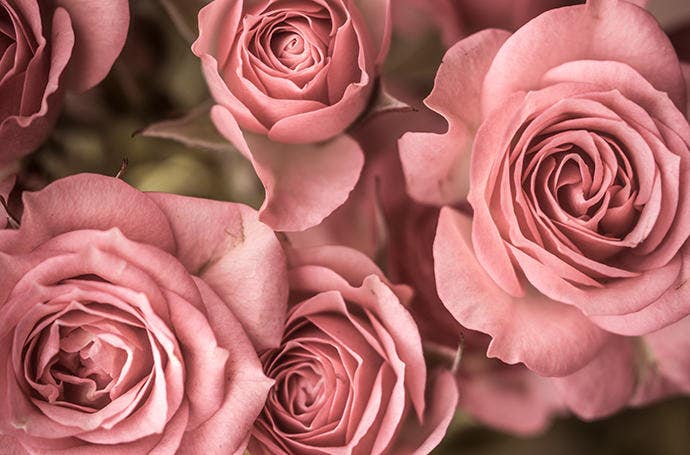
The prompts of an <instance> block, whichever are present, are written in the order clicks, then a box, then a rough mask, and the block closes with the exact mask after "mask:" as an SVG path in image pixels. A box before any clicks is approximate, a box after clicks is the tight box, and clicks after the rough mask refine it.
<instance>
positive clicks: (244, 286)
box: [0, 174, 287, 455]
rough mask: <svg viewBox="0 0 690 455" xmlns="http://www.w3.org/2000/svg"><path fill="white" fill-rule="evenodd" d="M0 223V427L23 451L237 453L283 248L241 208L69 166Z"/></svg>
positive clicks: (280, 317) (253, 397) (276, 318)
mask: <svg viewBox="0 0 690 455" xmlns="http://www.w3.org/2000/svg"><path fill="white" fill-rule="evenodd" d="M23 201H24V214H23V216H22V219H21V227H20V228H19V229H18V230H0V311H2V319H1V320H0V340H1V341H2V342H1V343H0V390H1V393H2V396H3V397H4V398H3V400H2V403H0V434H2V435H4V437H3V438H2V443H3V447H4V449H3V450H9V451H10V453H15V452H13V451H16V452H17V453H25V452H29V453H33V454H70V455H71V454H82V453H83V454H105V453H112V451H113V450H116V451H117V453H129V454H143V453H175V452H176V451H179V453H204V454H227V453H236V452H239V453H242V451H243V450H244V447H245V446H246V443H247V438H248V435H249V432H250V430H251V427H252V424H253V422H254V419H255V418H256V416H257V415H258V414H259V412H260V410H261V408H262V406H263V403H264V400H265V398H266V395H267V393H268V390H269V389H270V387H271V381H270V380H269V379H268V378H266V376H265V375H264V374H263V372H262V369H261V364H260V361H259V358H258V357H257V354H256V349H266V348H270V347H274V346H276V345H277V344H278V341H279V337H280V331H281V329H282V327H283V323H284V318H285V309H286V303H287V276H286V273H287V270H286V268H285V257H284V254H283V252H282V249H281V247H280V244H279V243H278V240H277V239H276V237H275V235H274V234H273V232H272V231H271V230H270V229H268V227H266V226H264V225H262V224H261V223H259V222H258V221H257V216H256V213H255V211H253V210H252V209H250V208H248V207H245V206H242V205H238V204H231V203H223V202H214V201H205V200H199V199H192V198H186V197H181V196H174V195H168V194H155V193H151V194H144V193H140V192H139V191H137V190H135V189H133V188H131V187H129V186H128V185H127V184H125V183H123V182H121V181H119V180H117V179H113V178H109V177H102V176H96V175H88V174H83V175H78V176H74V177H68V178H66V179H63V180H59V181H57V182H55V183H53V184H51V185H50V186H48V187H46V188H45V189H44V190H42V191H40V192H37V193H25V194H24V197H23Z"/></svg>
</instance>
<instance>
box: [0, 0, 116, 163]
mask: <svg viewBox="0 0 690 455" xmlns="http://www.w3.org/2000/svg"><path fill="white" fill-rule="evenodd" d="M128 27H129V4H128V1H127V0H51V1H45V0H5V1H2V2H0V144H1V145H0V167H1V166H3V165H6V164H8V163H11V162H12V161H14V160H17V159H19V158H21V157H22V156H24V155H26V154H27V153H29V152H31V151H33V150H34V149H36V148H37V147H38V146H39V145H40V144H41V143H42V142H43V141H44V140H45V139H46V138H47V136H48V134H49V133H50V130H51V128H52V127H53V124H54V123H55V121H56V120H57V116H58V113H59V111H60V104H61V102H62V98H63V96H64V94H65V92H66V91H68V90H69V91H76V92H83V91H84V90H87V89H89V88H91V87H93V86H94V85H96V84H97V83H99V82H100V81H101V80H102V79H103V78H104V77H105V76H106V75H107V74H108V72H109V71H110V67H111V66H112V64H113V62H114V61H115V59H116V58H117V56H118V55H119V54H120V51H121V50H122V46H123V45H124V43H125V38H126V37H127V29H128Z"/></svg>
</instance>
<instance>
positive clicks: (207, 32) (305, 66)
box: [193, 0, 391, 231]
mask: <svg viewBox="0 0 690 455" xmlns="http://www.w3.org/2000/svg"><path fill="white" fill-rule="evenodd" d="M389 3H390V0H336V1H319V0H298V1H292V0H262V1H256V0H251V1H250V0H214V1H213V2H211V3H210V4H209V5H208V6H206V7H205V8H204V9H203V10H202V11H201V12H200V14H199V32H200V33H199V38H198V40H197V41H196V42H195V43H194V45H193V51H194V53H195V54H196V55H197V56H199V57H200V58H201V64H202V69H203V72H204V76H205V78H206V81H207V83H208V86H209V89H210V91H211V95H212V96H213V99H214V101H215V103H216V105H215V106H214V107H213V109H212V111H211V117H212V119H213V122H214V124H215V125H216V128H218V130H219V131H220V132H221V133H222V134H223V135H224V136H225V137H226V138H227V139H228V140H230V142H232V144H233V145H234V146H235V147H236V148H237V149H238V150H239V151H240V152H241V153H242V154H243V155H244V156H245V157H247V158H248V159H249V160H250V161H251V162H252V165H253V166H254V169H255V170H256V173H257V175H258V176H259V178H260V179H261V181H262V183H263V185H264V187H265V188H266V200H265V202H264V205H263V207H262V209H261V219H262V221H264V222H266V223H267V224H269V225H270V226H271V227H273V228H275V229H276V230H283V231H297V230H303V229H306V228H308V227H311V226H314V225H316V224H318V223H319V222H320V221H321V220H322V219H323V218H325V217H326V216H327V215H328V214H329V213H331V212H332V211H333V210H335V209H336V208H337V207H338V206H340V205H341V204H342V203H343V202H345V200H346V199H347V196H348V193H349V192H350V190H352V188H353V187H354V185H355V183H356V182H357V179H358V177H359V173H360V171H361V168H362V164H363V161H364V155H363V153H362V150H361V149H360V147H359V145H358V143H357V142H356V141H355V140H354V139H353V138H352V137H351V136H350V135H349V134H348V132H347V129H348V127H349V126H350V125H352V124H353V123H354V122H355V120H357V118H358V117H360V116H361V115H362V114H363V113H364V112H365V109H366V108H367V106H368V105H369V104H370V103H371V101H372V95H373V93H374V89H375V87H376V83H377V78H378V72H379V68H380V66H381V64H382V62H383V60H384V58H385V56H386V53H387V51H388V46H389V42H390V28H391V25H390V5H389Z"/></svg>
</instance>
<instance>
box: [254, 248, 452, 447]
mask: <svg viewBox="0 0 690 455" xmlns="http://www.w3.org/2000/svg"><path fill="white" fill-rule="evenodd" d="M288 257H289V263H290V271H289V278H290V291H291V300H290V302H291V303H290V310H289V312H288V319H287V324H286V328H285V332H284V334H283V339H282V342H281V346H280V347H279V348H275V349H270V350H267V351H265V352H264V353H263V354H262V355H261V359H262V361H263V364H264V370H265V371H266V374H267V375H268V376H269V377H271V378H272V379H274V380H275V385H274V387H273V389H272V390H271V392H270V393H269V396H268V400H267V401H266V406H265V407H264V410H263V411H262V413H261V415H260V417H259V419H258V420H257V422H256V424H255V426H254V432H253V434H252V441H251V443H250V450H251V452H252V453H265V454H269V453H270V454H278V453H301V454H322V453H336V452H337V453H340V452H343V453H345V452H347V453H353V454H381V453H392V454H405V453H428V452H429V451H431V449H432V448H433V447H435V446H436V444H438V442H439V441H440V440H441V438H442V437H443V435H444V434H445V431H446V428H447V426H448V424H449V423H450V420H451V418H452V416H453V413H454V410H455V404H456V400H457V393H456V389H455V384H454V381H453V377H452V375H451V374H450V373H449V372H448V371H444V370H440V369H439V370H437V371H435V372H434V373H433V374H432V375H431V378H430V385H429V387H428V389H426V396H425V388H426V384H427V379H428V378H427V369H426V366H425V363H424V357H423V355H422V345H421V339H420V337H419V334H418V331H417V327H416V325H415V323H414V321H413V320H412V317H411V316H410V314H409V313H408V312H407V311H406V310H405V308H404V307H403V306H402V305H401V300H400V299H403V301H404V300H407V298H408V297H409V290H408V289H407V288H406V287H404V286H393V285H391V284H390V283H388V282H387V281H386V280H385V278H383V276H382V274H381V271H380V270H379V269H378V268H377V267H376V266H375V265H374V264H373V262H371V261H370V260H369V259H368V258H367V257H366V256H364V255H362V254H361V253H358V252H356V251H355V250H351V249H348V248H344V247H321V248H307V249H300V250H291V251H290V252H289V255H288Z"/></svg>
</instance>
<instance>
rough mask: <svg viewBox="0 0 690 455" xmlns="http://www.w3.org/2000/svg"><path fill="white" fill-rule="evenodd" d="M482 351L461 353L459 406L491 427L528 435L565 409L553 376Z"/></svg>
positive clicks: (539, 430) (534, 432)
mask: <svg viewBox="0 0 690 455" xmlns="http://www.w3.org/2000/svg"><path fill="white" fill-rule="evenodd" d="M483 354H484V353H483V352H481V353H476V354H475V353H472V352H471V351H469V349H467V350H465V352H464V353H463V355H462V365H461V370H460V374H459V376H458V378H457V386H458V389H459V391H460V401H459V403H458V407H459V409H461V410H462V411H465V412H467V413H469V414H470V415H471V416H472V417H474V418H475V419H477V420H478V421H480V422H482V423H483V424H485V425H488V426H490V427H492V428H496V429H499V430H502V431H507V432H510V433H515V434H518V435H525V436H529V435H534V434H538V433H540V432H543V431H544V430H545V429H546V428H547V427H548V425H549V423H551V421H552V419H553V418H554V416H556V415H558V414H560V413H563V412H564V410H565V408H564V406H563V403H562V400H561V398H560V397H559V396H558V391H557V389H556V387H555V386H554V385H553V383H552V382H551V379H550V378H544V377H541V376H539V375H537V374H536V373H533V372H531V371H530V370H528V369H527V368H525V367H524V366H523V365H506V364H504V363H502V362H500V361H498V360H490V359H487V358H485V357H483ZM480 356H481V357H480ZM473 365H476V367H475V366H473Z"/></svg>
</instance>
